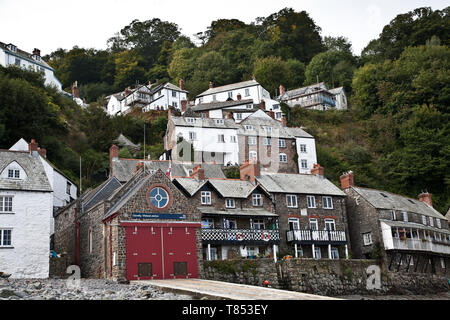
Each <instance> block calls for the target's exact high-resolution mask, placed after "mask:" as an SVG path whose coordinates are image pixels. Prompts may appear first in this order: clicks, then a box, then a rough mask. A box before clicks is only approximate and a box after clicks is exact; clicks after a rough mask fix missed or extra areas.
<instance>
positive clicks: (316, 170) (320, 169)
mask: <svg viewBox="0 0 450 320" xmlns="http://www.w3.org/2000/svg"><path fill="white" fill-rule="evenodd" d="M311 174H312V175H317V176H321V177H323V176H324V174H325V169H324V168H323V167H322V166H321V165H320V164H318V163H315V164H314V167H313V168H312V170H311Z"/></svg>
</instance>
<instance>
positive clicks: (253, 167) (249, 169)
mask: <svg viewBox="0 0 450 320" xmlns="http://www.w3.org/2000/svg"><path fill="white" fill-rule="evenodd" d="M239 171H240V178H241V180H250V181H251V182H253V183H254V182H255V177H259V176H260V175H261V170H260V165H259V162H258V161H250V160H247V161H245V162H244V163H243V164H242V165H241V167H240V168H239Z"/></svg>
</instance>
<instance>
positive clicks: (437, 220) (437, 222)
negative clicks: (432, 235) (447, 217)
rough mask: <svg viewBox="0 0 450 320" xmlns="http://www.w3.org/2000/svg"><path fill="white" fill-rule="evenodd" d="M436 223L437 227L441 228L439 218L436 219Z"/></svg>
mask: <svg viewBox="0 0 450 320" xmlns="http://www.w3.org/2000/svg"><path fill="white" fill-rule="evenodd" d="M436 225H437V227H438V228H439V229H440V228H441V219H436Z"/></svg>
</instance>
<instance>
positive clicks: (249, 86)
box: [195, 80, 283, 121]
mask: <svg viewBox="0 0 450 320" xmlns="http://www.w3.org/2000/svg"><path fill="white" fill-rule="evenodd" d="M248 99H252V100H253V104H259V103H261V101H264V103H265V106H266V110H267V111H270V110H272V111H273V112H275V119H277V120H280V121H281V118H282V116H283V114H282V112H281V109H280V103H279V102H278V101H276V100H272V99H271V98H270V93H269V91H267V90H266V89H264V88H263V87H262V86H261V85H260V84H259V83H258V82H257V81H256V80H249V81H243V82H239V83H233V84H228V85H225V86H221V87H217V88H215V87H214V86H213V83H212V82H210V84H209V89H208V90H206V91H205V92H202V93H200V94H199V95H198V96H197V97H196V98H195V104H196V105H199V104H204V103H213V102H223V101H231V100H234V101H237V100H248Z"/></svg>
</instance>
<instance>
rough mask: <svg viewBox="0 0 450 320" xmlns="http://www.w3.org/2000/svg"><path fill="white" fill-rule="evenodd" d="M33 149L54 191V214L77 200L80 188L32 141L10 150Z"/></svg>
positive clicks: (52, 221) (16, 145)
mask: <svg viewBox="0 0 450 320" xmlns="http://www.w3.org/2000/svg"><path fill="white" fill-rule="evenodd" d="M31 148H36V149H37V152H38V155H37V159H39V160H40V161H41V163H42V165H43V167H44V170H45V174H46V175H47V179H48V181H49V183H50V187H51V188H52V190H53V193H52V194H53V205H52V212H53V211H56V210H57V209H58V208H61V207H65V206H66V205H67V204H69V203H70V202H72V201H73V200H75V199H77V192H78V187H77V185H76V184H75V183H74V182H73V181H71V180H70V179H69V178H67V177H66V176H65V175H64V174H63V173H62V172H61V171H60V170H59V169H58V168H56V167H55V165H54V164H53V163H51V162H50V161H49V160H48V159H47V151H46V150H45V149H44V148H39V147H38V144H37V143H36V142H35V141H34V140H31V143H28V142H26V141H25V140H24V139H20V140H19V141H17V142H16V143H15V144H14V145H13V146H12V147H11V148H10V149H9V150H10V151H20V152H30V150H31ZM53 233H54V220H53V216H51V217H50V235H52V234H53Z"/></svg>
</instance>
